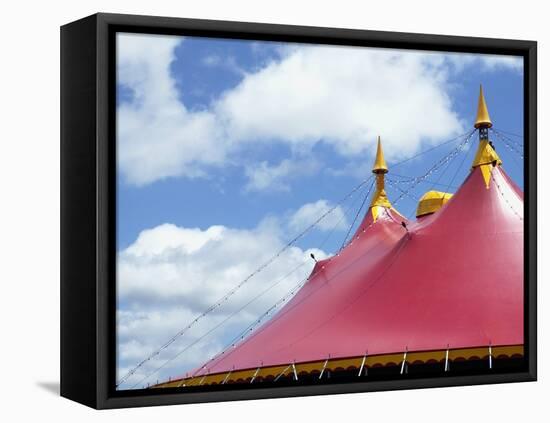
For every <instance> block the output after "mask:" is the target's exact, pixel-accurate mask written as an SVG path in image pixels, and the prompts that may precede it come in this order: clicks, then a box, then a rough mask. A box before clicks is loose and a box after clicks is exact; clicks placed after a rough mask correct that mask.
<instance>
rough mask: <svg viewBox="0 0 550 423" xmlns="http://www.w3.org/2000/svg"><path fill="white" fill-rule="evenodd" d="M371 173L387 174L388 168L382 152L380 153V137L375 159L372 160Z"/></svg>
mask: <svg viewBox="0 0 550 423" xmlns="http://www.w3.org/2000/svg"><path fill="white" fill-rule="evenodd" d="M372 173H388V166H387V165H386V160H385V159H384V152H383V151H382V142H381V141H380V136H379V137H378V148H377V149H376V159H375V160H374V166H373V167H372Z"/></svg>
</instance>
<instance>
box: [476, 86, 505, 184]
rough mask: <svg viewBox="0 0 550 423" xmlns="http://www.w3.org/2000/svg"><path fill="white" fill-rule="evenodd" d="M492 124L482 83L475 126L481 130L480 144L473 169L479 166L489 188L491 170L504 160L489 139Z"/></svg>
mask: <svg viewBox="0 0 550 423" xmlns="http://www.w3.org/2000/svg"><path fill="white" fill-rule="evenodd" d="M492 126H493V122H491V118H490V116H489V110H488V109H487V103H486V102H485V96H484V95H483V88H482V87H481V85H480V86H479V99H478V102H477V116H476V121H475V123H474V128H476V129H477V130H478V131H479V146H478V148H477V152H476V155H475V157H474V161H473V163H472V169H475V168H476V167H479V169H480V170H481V174H482V175H483V180H484V181H485V186H486V187H487V189H489V185H490V182H491V171H492V169H493V166H497V165H498V166H500V165H501V164H502V160H500V157H499V156H498V154H497V152H496V151H495V149H494V148H493V145H492V144H491V142H490V141H489V128H490V127H492Z"/></svg>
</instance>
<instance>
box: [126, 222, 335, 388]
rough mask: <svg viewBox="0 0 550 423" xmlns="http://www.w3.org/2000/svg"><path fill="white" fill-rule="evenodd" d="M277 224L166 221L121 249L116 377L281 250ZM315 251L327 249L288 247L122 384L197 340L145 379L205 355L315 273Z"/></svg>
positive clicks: (170, 373)
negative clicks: (194, 224)
mask: <svg viewBox="0 0 550 423" xmlns="http://www.w3.org/2000/svg"><path fill="white" fill-rule="evenodd" d="M278 228H279V225H278V222H277V221H273V220H269V219H266V220H264V221H263V222H261V223H260V224H259V225H258V227H256V228H254V229H251V230H245V229H233V228H228V227H225V226H211V227H210V228H208V229H205V230H201V229H197V228H182V227H178V226H175V225H172V224H164V225H160V226H157V227H155V228H151V229H147V230H145V231H143V232H141V234H140V235H139V236H138V238H137V239H136V241H135V242H134V243H133V244H132V245H130V246H129V247H127V248H126V249H124V250H123V251H120V252H119V254H118V262H117V271H118V275H117V294H118V320H117V321H118V323H117V336H118V346H119V349H118V360H119V361H118V363H119V365H118V371H119V378H120V377H122V376H124V374H125V373H126V372H127V371H129V370H130V369H131V368H132V367H133V366H134V365H135V364H136V363H139V362H140V361H141V360H142V359H144V358H145V357H147V356H148V355H149V354H151V353H152V352H153V351H155V349H156V348H157V347H159V346H160V345H162V344H163V343H164V342H166V341H167V340H168V339H170V337H171V336H173V335H174V334H175V333H177V332H178V331H179V330H181V329H182V328H184V327H185V326H186V325H187V324H188V323H190V322H191V321H192V320H194V319H195V318H196V317H197V316H199V315H200V314H201V313H202V312H203V311H204V310H206V309H207V308H208V307H209V306H211V305H212V304H215V303H216V301H218V300H219V299H220V298H222V297H223V296H224V295H225V294H226V293H227V292H229V291H230V289H232V288H233V287H235V286H236V285H237V284H238V283H239V282H240V281H242V280H244V279H245V278H246V277H247V276H248V275H249V274H251V273H252V272H253V271H254V270H255V269H257V268H258V267H259V266H260V265H261V264H263V263H265V262H267V261H268V260H269V259H270V258H271V257H272V256H273V255H274V254H276V253H277V252H278V251H279V250H280V249H281V248H282V247H283V245H284V243H285V241H284V239H286V238H285V236H284V234H283V233H281V232H280V230H279V229H278ZM311 252H313V253H314V254H315V256H316V257H318V258H324V257H326V254H325V253H324V252H323V251H321V250H318V249H311V250H302V249H300V248H298V247H291V248H290V249H288V250H286V251H285V252H284V253H283V254H281V256H280V257H279V258H278V259H277V260H276V261H275V262H273V264H271V265H270V266H268V267H267V268H266V269H265V270H263V271H262V272H260V273H259V274H258V275H256V276H255V277H253V278H252V279H250V281H249V282H247V284H246V285H245V286H243V288H242V289H240V290H239V291H237V292H236V293H235V295H234V296H233V297H231V299H230V300H229V301H227V302H224V303H223V304H222V306H221V307H219V308H218V309H216V310H215V311H214V312H212V313H210V314H208V315H207V317H205V318H203V319H201V320H200V321H199V322H198V323H197V324H196V325H194V326H193V327H192V329H190V330H189V332H187V333H185V334H184V335H183V336H182V337H181V338H180V339H178V341H177V342H176V343H174V344H173V345H172V346H171V347H170V348H168V349H167V350H166V351H164V352H163V353H161V354H160V355H158V356H156V357H154V358H153V359H152V360H150V361H148V362H147V363H146V364H145V365H144V366H143V367H142V368H140V369H139V370H138V372H137V373H136V374H135V375H133V376H132V377H131V378H130V379H129V380H128V382H127V383H126V384H124V385H123V386H121V387H122V388H129V387H131V386H132V385H133V384H135V383H137V382H138V381H140V380H141V379H142V378H143V377H144V376H147V375H148V374H150V373H151V372H152V371H153V370H155V369H156V368H157V367H159V366H160V365H161V364H163V363H164V362H165V361H166V360H167V359H169V358H171V357H173V356H174V355H175V354H176V353H178V351H181V350H182V349H184V348H185V347H186V346H189V345H191V344H193V343H195V342H196V344H195V345H194V346H193V347H192V348H190V349H189V350H188V351H186V352H185V353H183V354H182V355H181V356H180V357H178V359H177V360H174V362H172V363H170V364H169V365H168V366H166V367H165V368H163V369H162V370H161V371H159V372H158V373H157V374H155V375H154V376H152V377H151V378H149V379H147V380H146V381H145V383H147V382H149V383H154V382H156V380H157V379H159V380H166V379H167V378H168V377H174V376H177V375H181V374H183V373H185V371H188V370H191V369H192V368H193V367H195V366H197V365H200V364H202V363H204V362H205V361H206V360H207V359H208V358H210V357H212V356H213V355H214V354H215V353H216V352H218V351H219V350H220V349H221V348H222V347H224V346H225V345H226V343H227V342H228V341H229V340H230V339H231V338H232V337H233V336H234V335H235V334H237V333H239V331H240V330H242V329H243V328H244V327H246V326H247V325H248V324H250V323H251V322H253V321H254V320H255V319H258V317H259V316H261V315H262V314H263V313H264V312H265V311H266V310H267V309H268V308H269V307H270V306H272V305H273V304H274V303H275V302H276V301H277V300H278V299H279V298H281V297H283V296H284V295H285V294H286V293H287V292H288V291H289V290H291V288H292V287H294V286H295V285H296V284H297V283H298V282H299V281H300V280H303V279H304V278H305V277H306V276H307V275H308V274H309V273H310V271H311V268H312V266H313V261H312V260H311V259H310V258H309V254H310V253H311ZM298 266H300V267H299V268H298V269H296V270H295V271H294V272H293V273H292V274H290V275H289V276H287V277H286V278H283V277H284V276H285V275H287V274H288V273H289V272H291V271H292V269H295V268H296V267H298ZM275 282H278V283H277V284H276V285H275V286H274V287H273V288H272V289H270V290H269V291H268V292H266V293H265V294H264V295H262V296H260V297H259V298H257V299H256V300H255V301H253V302H252V303H251V304H250V305H249V306H247V307H246V308H245V309H244V310H242V311H240V312H238V311H239V309H240V308H241V307H242V306H243V305H244V304H246V303H247V302H248V301H250V300H251V299H253V298H254V297H256V296H258V295H259V294H260V293H262V292H263V291H264V290H266V289H267V288H268V287H270V286H271V285H272V284H274V283H275ZM233 313H236V315H235V316H234V317H232V318H231V319H230V320H229V321H228V322H227V323H225V324H224V325H223V326H221V327H220V328H219V329H218V330H215V331H214V332H213V333H212V334H211V335H209V336H207V337H206V338H204V339H203V340H200V338H201V336H202V335H204V334H205V333H207V332H208V331H209V330H210V329H212V328H214V327H215V326H216V325H217V324H219V323H220V322H222V321H223V320H224V319H226V318H227V317H228V316H230V315H231V314H233ZM138 387H141V386H138Z"/></svg>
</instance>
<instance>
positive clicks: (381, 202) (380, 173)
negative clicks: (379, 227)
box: [370, 137, 391, 222]
mask: <svg viewBox="0 0 550 423" xmlns="http://www.w3.org/2000/svg"><path fill="white" fill-rule="evenodd" d="M372 173H374V174H375V175H376V192H375V193H374V196H373V197H372V201H371V203H370V209H371V213H372V219H373V221H374V222H376V219H377V218H378V215H379V212H380V211H381V210H380V207H386V208H391V203H390V200H389V199H388V196H387V194H386V190H385V183H386V181H385V176H384V175H385V174H386V173H388V166H387V165H386V160H385V159H384V151H383V150H382V142H381V141H380V137H378V147H377V150H376V159H375V160H374V166H373V167H372Z"/></svg>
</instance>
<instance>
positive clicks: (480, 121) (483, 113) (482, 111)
mask: <svg viewBox="0 0 550 423" xmlns="http://www.w3.org/2000/svg"><path fill="white" fill-rule="evenodd" d="M491 126H493V122H491V118H490V116H489V111H488V110H487V103H485V96H484V95H483V88H482V86H481V84H480V85H479V100H478V102H477V117H476V122H475V124H474V128H476V129H478V128H490V127H491Z"/></svg>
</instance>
